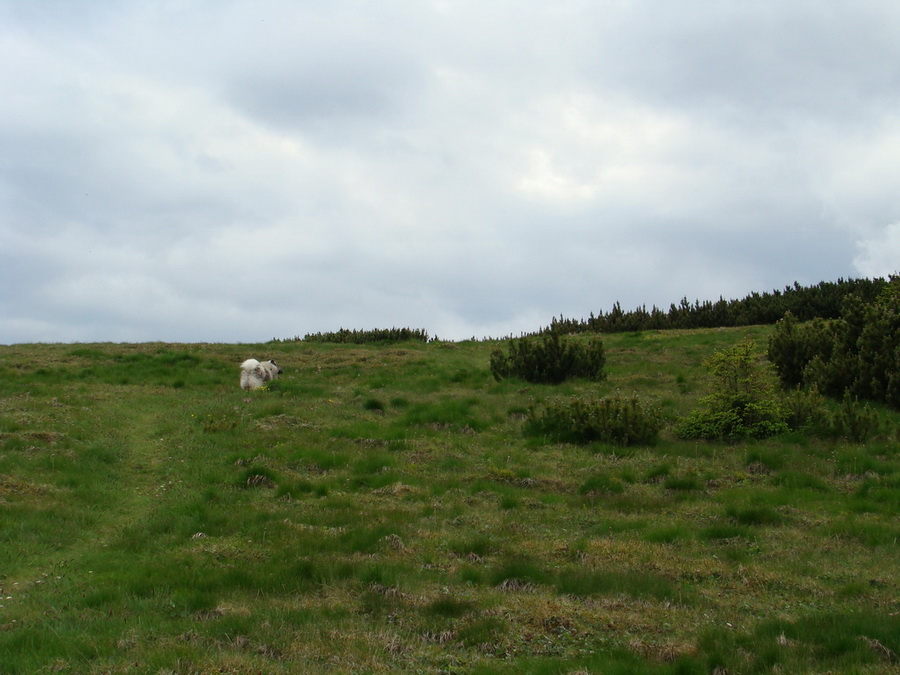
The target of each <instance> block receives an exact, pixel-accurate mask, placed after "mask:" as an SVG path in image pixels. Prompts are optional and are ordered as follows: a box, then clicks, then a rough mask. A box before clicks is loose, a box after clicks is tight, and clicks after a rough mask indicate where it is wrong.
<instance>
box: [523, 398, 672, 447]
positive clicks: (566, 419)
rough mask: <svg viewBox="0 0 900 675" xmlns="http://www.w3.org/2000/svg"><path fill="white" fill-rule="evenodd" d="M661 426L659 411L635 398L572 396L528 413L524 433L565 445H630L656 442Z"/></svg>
mask: <svg viewBox="0 0 900 675" xmlns="http://www.w3.org/2000/svg"><path fill="white" fill-rule="evenodd" d="M661 426H662V420H661V418H660V415H659V414H658V412H657V411H656V410H655V409H653V408H651V407H649V406H645V405H644V404H643V403H641V401H640V399H638V398H637V397H636V396H635V397H632V398H629V399H625V398H621V397H619V396H613V397H608V398H602V399H599V400H598V399H595V398H592V397H588V398H582V397H574V398H571V399H569V400H567V401H556V402H553V403H548V404H547V405H545V406H544V407H543V408H541V409H532V410H530V411H529V414H528V421H527V422H526V426H525V431H526V433H527V434H529V435H532V436H546V437H548V438H551V439H553V440H556V441H561V442H564V443H576V444H587V443H593V442H601V443H610V444H612V445H618V446H632V445H653V444H654V443H656V441H657V439H658V437H659V430H660V427H661Z"/></svg>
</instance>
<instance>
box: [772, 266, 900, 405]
mask: <svg viewBox="0 0 900 675" xmlns="http://www.w3.org/2000/svg"><path fill="white" fill-rule="evenodd" d="M768 357H769V360H770V361H771V362H772V363H773V364H774V366H775V369H776V371H777V372H778V376H779V377H780V378H781V381H782V383H783V384H784V385H786V386H790V387H793V386H798V385H803V386H809V385H816V386H817V387H818V388H819V390H820V391H822V393H824V394H826V395H828V396H831V397H834V398H841V397H842V396H843V395H844V392H849V393H850V394H851V395H852V396H854V397H858V398H862V399H868V400H872V401H880V402H884V403H887V404H888V405H891V406H893V407H894V408H900V276H894V277H891V281H890V283H889V284H888V285H887V286H885V287H884V289H883V290H882V291H881V294H880V295H879V297H878V298H877V299H876V300H875V301H874V302H869V303H866V302H864V301H863V300H861V299H860V298H859V297H857V296H853V295H851V296H848V297H846V298H845V299H844V302H843V305H842V309H841V317H840V318H839V319H836V320H834V321H821V320H817V321H812V322H810V323H809V324H806V325H799V324H797V323H796V321H795V320H794V318H793V317H792V316H791V315H790V314H786V315H785V316H784V318H783V319H782V320H781V321H779V322H778V324H777V325H776V327H775V331H774V333H773V334H772V337H771V338H770V340H769V348H768Z"/></svg>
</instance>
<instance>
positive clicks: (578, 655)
mask: <svg viewBox="0 0 900 675" xmlns="http://www.w3.org/2000/svg"><path fill="white" fill-rule="evenodd" d="M771 330H772V329H771V327H766V326H751V327H743V328H727V329H696V330H668V331H645V332H634V333H621V334H615V335H604V336H603V342H604V346H605V351H606V359H607V360H606V372H607V377H606V379H605V380H603V381H602V382H590V381H586V380H567V381H566V382H564V383H562V384H559V385H536V384H529V383H526V382H523V381H517V380H514V379H507V380H503V381H500V382H498V381H496V380H495V379H494V378H493V377H492V375H491V372H490V368H489V359H490V354H491V350H492V349H494V348H496V347H497V345H498V343H495V342H491V341H472V342H459V343H448V342H429V343H424V342H407V343H398V344H384V345H353V344H327V343H312V342H305V341H291V342H275V343H269V344H260V345H228V344H163V343H153V344H68V345H67V344H33V345H13V346H0V673H4V674H7V673H54V672H71V673H125V672H128V673H153V674H156V675H169V674H176V673H177V674H179V675H181V674H184V675H188V674H195V673H197V674H199V673H326V672H335V673H399V672H409V673H455V672H459V673H463V672H464V673H498V674H499V673H510V674H512V673H570V674H576V673H579V674H580V673H648V674H649V673H716V674H718V675H726V674H729V673H730V674H735V673H778V672H780V673H826V672H832V673H838V672H840V673H860V674H862V673H865V674H867V675H876V674H877V675H882V674H884V675H887V674H888V673H896V672H898V669H900V656H898V654H900V555H898V553H900V549H898V537H900V519H898V513H900V455H898V445H900V443H898V440H900V439H898V429H900V424H898V423H900V414H898V413H897V412H896V411H892V410H890V409H888V408H882V407H876V409H877V411H878V414H879V416H880V417H881V420H882V423H883V424H882V431H881V432H880V433H879V434H878V435H877V436H876V437H874V438H873V439H870V440H869V441H867V442H865V443H863V444H860V443H853V442H850V441H847V440H840V439H838V440H822V439H818V438H814V437H810V436H807V435H804V434H802V433H798V432H791V433H786V434H782V435H780V436H776V437H774V438H770V439H766V440H760V441H739V442H710V441H694V440H692V441H685V440H680V439H678V438H677V437H675V436H674V435H673V434H672V433H671V430H670V428H671V425H672V424H673V423H674V421H675V420H677V419H679V418H680V417H682V416H684V415H686V414H688V413H689V412H690V411H691V410H692V409H693V408H694V407H695V406H696V404H697V402H698V400H700V399H701V397H703V396H704V395H705V394H707V393H708V387H709V386H710V382H709V377H708V374H707V372H706V370H705V369H704V366H703V364H704V362H705V360H706V359H707V358H708V357H709V356H710V355H712V354H713V353H714V352H715V351H716V350H718V349H722V348H725V347H728V346H730V345H733V344H735V343H737V342H739V341H741V340H746V339H752V340H755V342H756V345H757V349H758V351H759V353H760V355H762V354H764V352H765V344H766V340H767V338H768V336H769V334H770V333H771ZM578 339H581V338H578ZM500 344H502V343H500ZM249 357H255V358H259V359H268V358H274V359H275V360H277V361H278V363H279V365H280V366H281V367H282V368H283V369H284V375H283V376H282V377H281V378H280V379H279V380H277V381H276V382H275V383H273V384H272V385H271V386H270V387H269V388H268V389H267V390H262V391H252V392H244V391H241V390H240V389H239V387H238V376H239V373H238V365H239V364H240V363H241V361H243V360H244V359H245V358H249ZM588 392H590V393H593V394H596V395H598V396H607V395H613V394H616V393H621V394H622V395H627V396H632V395H636V396H639V397H640V399H641V400H642V401H646V402H648V404H652V405H653V406H654V407H655V408H656V409H658V410H659V411H660V413H661V414H662V416H663V417H664V419H665V420H667V426H666V427H665V428H664V429H663V431H662V434H661V438H660V440H659V441H658V442H657V443H656V444H654V445H651V446H648V447H630V448H621V447H618V446H614V445H607V444H602V443H594V444H589V445H571V444H563V443H555V442H550V441H548V440H547V439H544V438H541V437H536V436H529V435H527V434H525V433H524V427H525V421H526V418H527V417H528V413H529V410H531V409H532V408H534V407H535V406H540V405H543V404H545V403H547V402H550V401H554V400H557V399H559V398H561V397H566V396H571V395H575V394H583V393H588Z"/></svg>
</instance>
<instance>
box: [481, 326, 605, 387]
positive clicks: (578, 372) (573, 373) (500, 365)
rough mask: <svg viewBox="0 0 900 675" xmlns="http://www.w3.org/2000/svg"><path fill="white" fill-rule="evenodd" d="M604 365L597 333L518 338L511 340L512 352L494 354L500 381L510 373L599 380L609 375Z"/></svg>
mask: <svg viewBox="0 0 900 675" xmlns="http://www.w3.org/2000/svg"><path fill="white" fill-rule="evenodd" d="M605 365H606V354H605V352H604V351H603V341H602V340H601V339H600V338H596V337H595V338H592V339H590V340H574V339H571V338H566V337H560V336H559V335H557V334H553V335H548V336H546V337H544V338H518V339H512V340H510V341H509V354H504V353H503V350H501V349H495V350H494V352H493V353H492V354H491V373H492V374H493V376H494V379H496V380H497V381H498V382H499V381H501V380H504V379H507V378H511V377H518V378H521V379H523V380H525V381H527V382H532V383H536V384H559V383H560V382H562V381H564V380H567V379H569V378H578V377H582V378H585V379H588V380H594V381H599V380H603V379H604V378H605V377H606V374H605V373H604V371H603V368H604V366H605Z"/></svg>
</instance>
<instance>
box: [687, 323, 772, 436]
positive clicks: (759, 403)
mask: <svg viewBox="0 0 900 675" xmlns="http://www.w3.org/2000/svg"><path fill="white" fill-rule="evenodd" d="M754 347H755V343H754V342H753V341H752V340H747V341H744V342H740V343H738V344H736V345H734V346H732V347H729V348H726V349H722V350H719V351H717V352H716V353H715V354H714V355H713V356H712V357H711V358H710V359H708V360H707V362H706V366H707V367H708V368H709V370H710V374H711V375H712V378H713V380H714V383H715V385H714V390H713V393H711V394H710V395H709V396H706V397H704V398H702V399H701V400H700V407H699V408H697V409H695V410H693V411H692V412H691V413H690V414H689V415H688V416H687V417H684V418H682V419H681V420H680V421H679V423H678V424H677V426H676V433H677V434H678V435H679V436H681V437H682V438H705V439H736V438H766V437H768V436H774V435H775V434H779V433H782V432H784V431H787V430H788V425H787V422H786V421H785V419H786V412H785V410H784V408H783V407H782V405H781V403H780V401H779V400H778V397H777V395H776V393H775V388H774V386H773V384H772V382H771V381H770V378H769V377H768V373H767V372H766V371H765V370H764V369H763V368H762V367H761V365H760V364H759V363H758V360H757V357H756V354H755V353H754Z"/></svg>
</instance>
